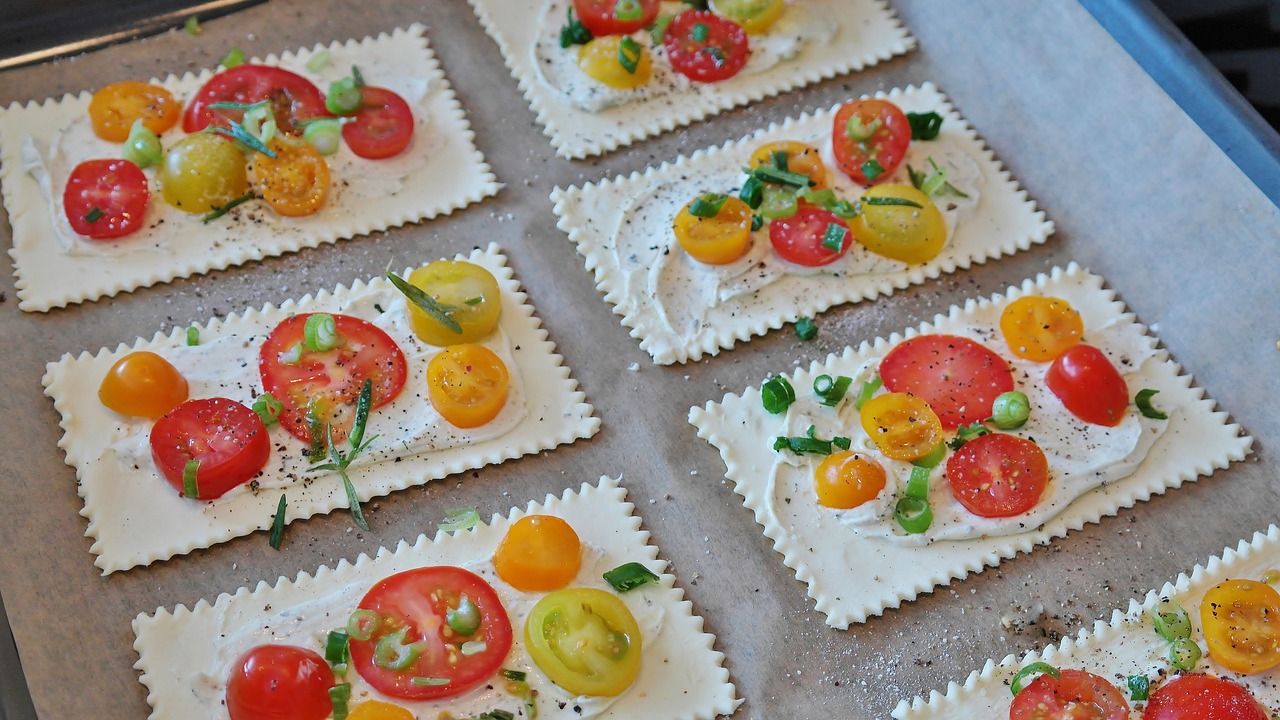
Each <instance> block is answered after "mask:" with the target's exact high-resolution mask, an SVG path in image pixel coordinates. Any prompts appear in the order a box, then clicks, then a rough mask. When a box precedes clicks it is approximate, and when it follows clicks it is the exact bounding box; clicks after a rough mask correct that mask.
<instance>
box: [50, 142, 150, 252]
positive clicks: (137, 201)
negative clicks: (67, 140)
mask: <svg viewBox="0 0 1280 720" xmlns="http://www.w3.org/2000/svg"><path fill="white" fill-rule="evenodd" d="M150 201H151V190H150V189H149V188H148V187H147V176H146V175H143V174H142V170H141V169H139V168H138V166H137V165H134V164H133V163H131V162H129V161H128V160H86V161H85V162H82V163H80V164H79V165H77V166H76V167H75V169H74V170H72V171H71V176H70V177H69V178H67V187H66V189H65V190H63V192H62V207H63V210H64V211H65V212H66V214H67V222H69V223H71V229H72V230H75V231H76V232H77V233H79V234H81V235H84V236H86V237H90V238H93V239H94V240H109V239H111V238H118V237H122V236H124V235H128V234H129V233H131V232H133V231H135V230H137V229H138V228H140V227H142V217H143V215H145V214H146V212H147V203H149V202H150ZM95 210H96V212H95Z"/></svg>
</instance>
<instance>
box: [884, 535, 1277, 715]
mask: <svg viewBox="0 0 1280 720" xmlns="http://www.w3.org/2000/svg"><path fill="white" fill-rule="evenodd" d="M1278 568H1280V528H1277V527H1276V526H1275V525H1272V526H1271V527H1270V528H1269V529H1268V530H1267V532H1266V533H1265V534H1264V533H1255V534H1254V536H1253V538H1252V540H1250V541H1243V540H1242V541H1240V544H1239V546H1237V547H1236V548H1226V549H1225V550H1223V552H1222V555H1221V557H1214V558H1210V559H1209V561H1208V562H1207V563H1205V564H1204V565H1197V566H1196V567H1195V569H1193V570H1192V571H1191V574H1190V575H1187V574H1182V575H1179V576H1178V578H1177V580H1175V581H1174V582H1172V583H1166V584H1165V586H1164V587H1162V588H1160V589H1159V590H1152V591H1151V592H1149V593H1147V596H1146V598H1144V599H1143V600H1142V601H1138V600H1131V601H1130V602H1129V607H1128V609H1127V610H1118V609H1117V610H1115V611H1113V612H1112V613H1111V619H1110V621H1107V622H1104V621H1101V620H1099V621H1097V622H1095V623H1094V626H1093V631H1092V632H1089V631H1088V630H1081V631H1080V633H1079V635H1077V636H1076V637H1074V638H1067V639H1065V640H1063V641H1062V642H1061V643H1060V644H1059V645H1056V646H1049V647H1047V648H1045V649H1044V650H1043V651H1039V652H1030V653H1027V655H1026V656H1024V657H1023V658H1022V659H1021V660H1019V659H1018V658H1015V657H1014V656H1013V655H1008V656H1006V657H1005V658H1004V659H1003V660H1001V661H1000V662H999V663H998V664H997V663H996V662H994V661H993V660H988V661H987V662H986V664H985V665H984V666H983V667H982V669H981V670H979V671H975V672H974V673H972V674H971V675H970V676H969V678H968V679H967V680H965V682H964V684H963V685H958V684H956V683H951V684H950V685H948V686H947V691H946V694H942V693H938V692H936V691H934V692H930V693H929V697H928V699H925V698H922V697H917V698H915V699H914V700H912V701H910V702H908V701H906V700H903V701H901V702H899V703H898V706H897V707H896V708H895V709H894V710H893V713H892V715H893V717H894V718H897V720H931V719H932V718H947V719H948V720H968V719H969V718H973V719H974V720H977V719H978V718H983V719H984V720H985V719H986V718H1005V717H1009V718H1019V717H1029V716H1027V715H1021V714H1019V713H1020V712H1022V711H1021V710H1020V709H1019V708H1018V707H1016V706H1021V705H1024V704H1026V703H1027V702H1028V701H1029V700H1036V699H1037V698H1038V697H1043V696H1046V695H1050V694H1052V690H1053V689H1054V687H1055V686H1059V685H1066V684H1067V683H1068V682H1070V681H1072V680H1074V679H1075V678H1072V677H1071V675H1077V676H1078V675H1080V674H1081V673H1088V674H1090V675H1093V676H1096V679H1095V678H1090V680H1091V681H1092V682H1091V683H1090V684H1092V685H1096V686H1098V687H1102V688H1104V691H1095V692H1094V693H1093V696H1094V699H1092V700H1084V699H1082V698H1078V697H1077V698H1075V700H1076V704H1077V706H1079V707H1080V712H1083V711H1085V710H1086V709H1090V710H1091V709H1093V707H1097V708H1099V709H1100V710H1105V711H1110V712H1115V713H1118V714H1119V716H1120V717H1123V718H1129V717H1130V716H1131V714H1130V713H1131V712H1133V713H1134V714H1133V716H1134V717H1143V718H1149V719H1150V720H1193V719H1194V720H1268V719H1269V718H1271V717H1274V713H1275V712H1276V711H1277V709H1280V685H1278V684H1277V680H1280V671H1278V670H1277V669H1276V666H1277V665H1278V664H1280V642H1277V636H1276V631H1275V629H1274V628H1273V627H1272V626H1273V625H1274V623H1275V616H1276V614H1277V613H1280V593H1277V592H1276V590H1275V589H1274V587H1273V586H1274V584H1275V583H1276V581H1277V579H1278V578H1280V574H1278V570H1277V569H1278ZM1054 674H1057V675H1058V676H1059V678H1056V679H1055V678H1054V677H1053V675H1054ZM1037 675H1038V676H1039V677H1037ZM1015 678H1016V680H1015ZM1099 679H1100V680H1102V681H1103V682H1106V683H1107V684H1108V685H1109V686H1110V687H1109V688H1108V687H1107V686H1104V685H1102V684H1101V683H1099V682H1098V680H1099ZM1059 680H1061V681H1062V682H1061V683H1060V682H1058V681H1059ZM1014 687H1017V688H1019V692H1018V693H1017V694H1016V695H1015V693H1014V692H1012V690H1013V688H1014ZM1057 694H1058V695H1059V698H1058V705H1057V707H1062V704H1063V703H1064V702H1065V701H1067V700H1068V699H1069V697H1070V695H1071V694H1072V693H1071V692H1069V691H1067V690H1058V693H1057ZM1024 695H1026V696H1028V697H1025V698H1024ZM1041 701H1042V700H1041ZM1051 702H1052V701H1051ZM1097 716H1098V717H1103V715H1097ZM1045 717H1067V715H1054V714H1052V713H1050V714H1047V715H1045ZM1106 717H1111V715H1107V716H1106Z"/></svg>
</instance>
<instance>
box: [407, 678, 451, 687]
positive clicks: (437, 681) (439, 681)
mask: <svg viewBox="0 0 1280 720" xmlns="http://www.w3.org/2000/svg"><path fill="white" fill-rule="evenodd" d="M450 682H452V680H450V679H449V678H437V677H414V678H410V679H409V684H410V685H417V686H418V687H440V686H442V685H448V684H449V683H450Z"/></svg>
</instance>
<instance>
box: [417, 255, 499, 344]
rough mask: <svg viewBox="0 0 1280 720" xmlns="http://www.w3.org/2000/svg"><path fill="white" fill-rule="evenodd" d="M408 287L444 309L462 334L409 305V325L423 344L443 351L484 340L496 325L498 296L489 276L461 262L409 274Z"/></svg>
mask: <svg viewBox="0 0 1280 720" xmlns="http://www.w3.org/2000/svg"><path fill="white" fill-rule="evenodd" d="M409 284H410V285H414V286H416V287H417V288H418V289H420V290H422V291H423V292H425V293H426V294H428V295H430V296H431V297H433V298H435V300H436V301H437V302H439V303H440V304H441V305H443V306H446V309H447V312H448V313H449V315H450V316H451V317H452V318H453V319H454V320H456V321H457V322H458V325H459V327H461V329H462V332H454V331H453V330H452V329H450V328H449V327H448V326H447V325H445V324H444V323H442V322H440V320H439V319H437V318H436V317H435V316H434V315H432V314H430V313H428V312H426V311H425V310H422V309H420V308H418V306H416V305H414V304H413V303H412V302H410V303H409V325H410V326H411V327H412V328H413V334H414V335H417V336H418V337H419V338H421V339H422V340H423V341H424V342H428V343H430V344H432V345H437V346H439V347H444V346H446V345H456V344H458V343H472V342H476V341H477V340H482V339H484V338H485V337H486V336H487V335H488V334H489V333H491V332H493V329H494V328H495V327H496V326H497V325H498V317H499V315H500V314H501V312H502V296H501V293H500V292H499V290H498V280H497V278H495V277H494V276H493V273H491V272H489V271H488V270H486V269H484V268H483V267H481V266H479V265H476V264H474V263H469V262H466V261H464V260H437V261H435V262H433V263H430V264H429V265H424V266H422V267H420V268H418V269H417V270H414V271H413V272H412V273H410V274H409Z"/></svg>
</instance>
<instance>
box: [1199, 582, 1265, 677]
mask: <svg viewBox="0 0 1280 720" xmlns="http://www.w3.org/2000/svg"><path fill="white" fill-rule="evenodd" d="M1200 626H1201V627H1202V628H1203V629H1204V639H1205V642H1207V643H1208V645H1209V657H1211V658H1213V659H1214V660H1215V661H1217V662H1218V664H1220V665H1222V666H1223V667H1225V668H1226V669H1228V670H1231V671H1233V672H1238V673H1246V674H1250V675H1252V674H1255V673H1260V672H1265V671H1267V670H1270V669H1271V668H1273V667H1275V666H1277V665H1280V592H1276V589H1275V588H1273V587H1271V586H1270V585H1267V584H1266V583H1261V582H1258V581H1257V580H1224V581H1223V582H1220V583H1218V584H1217V585H1214V586H1213V587H1211V588H1209V591H1208V592H1206V593H1205V594H1204V601H1203V602H1201V603H1200Z"/></svg>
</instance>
